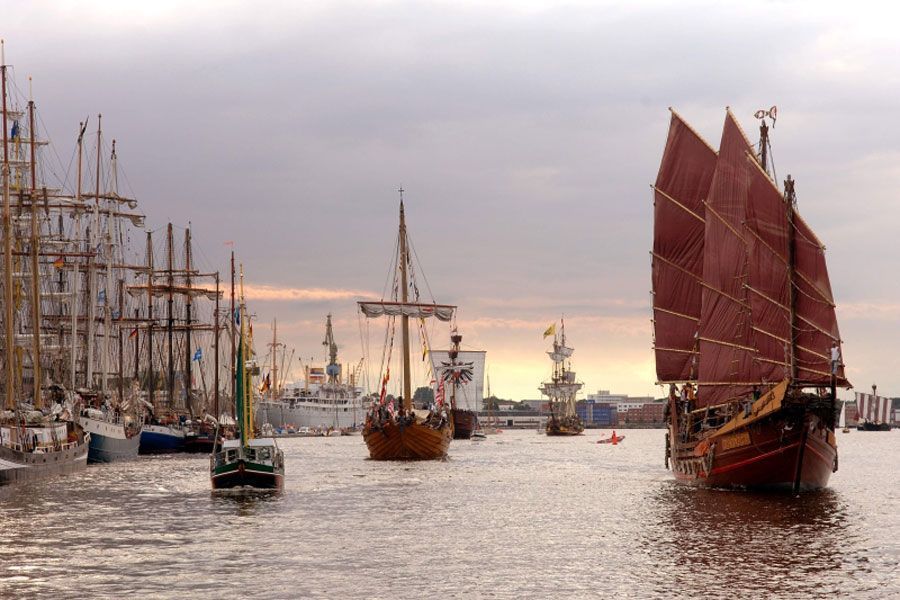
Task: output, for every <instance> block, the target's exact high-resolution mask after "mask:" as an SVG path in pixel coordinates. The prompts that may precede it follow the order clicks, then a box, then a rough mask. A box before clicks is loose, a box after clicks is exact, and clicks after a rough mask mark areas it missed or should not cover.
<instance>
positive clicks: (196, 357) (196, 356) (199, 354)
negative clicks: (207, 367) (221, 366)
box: [194, 348, 203, 361]
mask: <svg viewBox="0 0 900 600" xmlns="http://www.w3.org/2000/svg"><path fill="white" fill-rule="evenodd" d="M201 358H203V349H201V348H197V351H196V352H194V360H197V361H199V360H200V359H201Z"/></svg>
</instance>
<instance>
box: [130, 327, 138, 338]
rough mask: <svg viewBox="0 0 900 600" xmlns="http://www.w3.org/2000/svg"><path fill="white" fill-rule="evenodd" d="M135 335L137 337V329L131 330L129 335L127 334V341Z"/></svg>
mask: <svg viewBox="0 0 900 600" xmlns="http://www.w3.org/2000/svg"><path fill="white" fill-rule="evenodd" d="M136 335H137V327H135V328H134V329H132V330H131V333H129V334H128V339H129V340H130V339H131V338H133V337H134V336H136Z"/></svg>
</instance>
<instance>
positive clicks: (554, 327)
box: [544, 323, 556, 339]
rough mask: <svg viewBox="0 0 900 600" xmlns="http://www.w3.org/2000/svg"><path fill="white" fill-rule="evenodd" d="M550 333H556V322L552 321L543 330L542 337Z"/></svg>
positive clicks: (545, 337)
mask: <svg viewBox="0 0 900 600" xmlns="http://www.w3.org/2000/svg"><path fill="white" fill-rule="evenodd" d="M551 335H556V323H553V324H552V325H550V327H548V328H547V329H546V330H545V331H544V339H547V337H548V336H551Z"/></svg>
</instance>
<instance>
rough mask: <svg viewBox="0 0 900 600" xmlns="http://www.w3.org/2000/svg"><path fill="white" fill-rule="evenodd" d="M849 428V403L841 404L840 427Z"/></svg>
mask: <svg viewBox="0 0 900 600" xmlns="http://www.w3.org/2000/svg"><path fill="white" fill-rule="evenodd" d="M846 426H847V403H846V402H843V403H841V417H840V419H838V427H840V428H841V429H843V428H844V427H846Z"/></svg>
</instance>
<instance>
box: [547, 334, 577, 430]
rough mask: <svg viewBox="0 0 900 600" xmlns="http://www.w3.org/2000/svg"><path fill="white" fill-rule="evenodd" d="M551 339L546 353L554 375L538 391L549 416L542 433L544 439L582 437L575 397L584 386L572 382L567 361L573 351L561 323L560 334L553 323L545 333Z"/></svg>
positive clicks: (569, 364) (570, 365)
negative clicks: (542, 395)
mask: <svg viewBox="0 0 900 600" xmlns="http://www.w3.org/2000/svg"><path fill="white" fill-rule="evenodd" d="M548 335H552V336H553V350H550V351H549V352H547V354H548V355H549V356H550V360H552V361H553V374H552V375H551V377H550V381H546V382H544V383H543V384H542V385H541V387H540V388H539V389H540V391H541V393H542V394H544V395H545V396H547V398H549V405H550V416H549V417H548V418H547V426H546V427H545V432H546V433H547V435H581V434H582V433H583V432H584V424H583V423H582V422H581V419H579V418H578V414H577V413H576V411H575V396H576V395H577V394H578V391H579V390H580V389H581V388H582V386H583V385H584V384H583V383H581V382H578V381H576V380H575V371H573V370H572V364H571V361H570V359H571V358H572V354H573V353H574V352H575V349H574V348H572V347H571V346H567V345H566V323H565V321H563V320H560V331H559V334H557V332H556V323H554V324H553V325H551V326H550V327H549V328H548V329H547V331H546V332H545V333H544V337H545V338H546V337H547V336H548Z"/></svg>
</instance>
